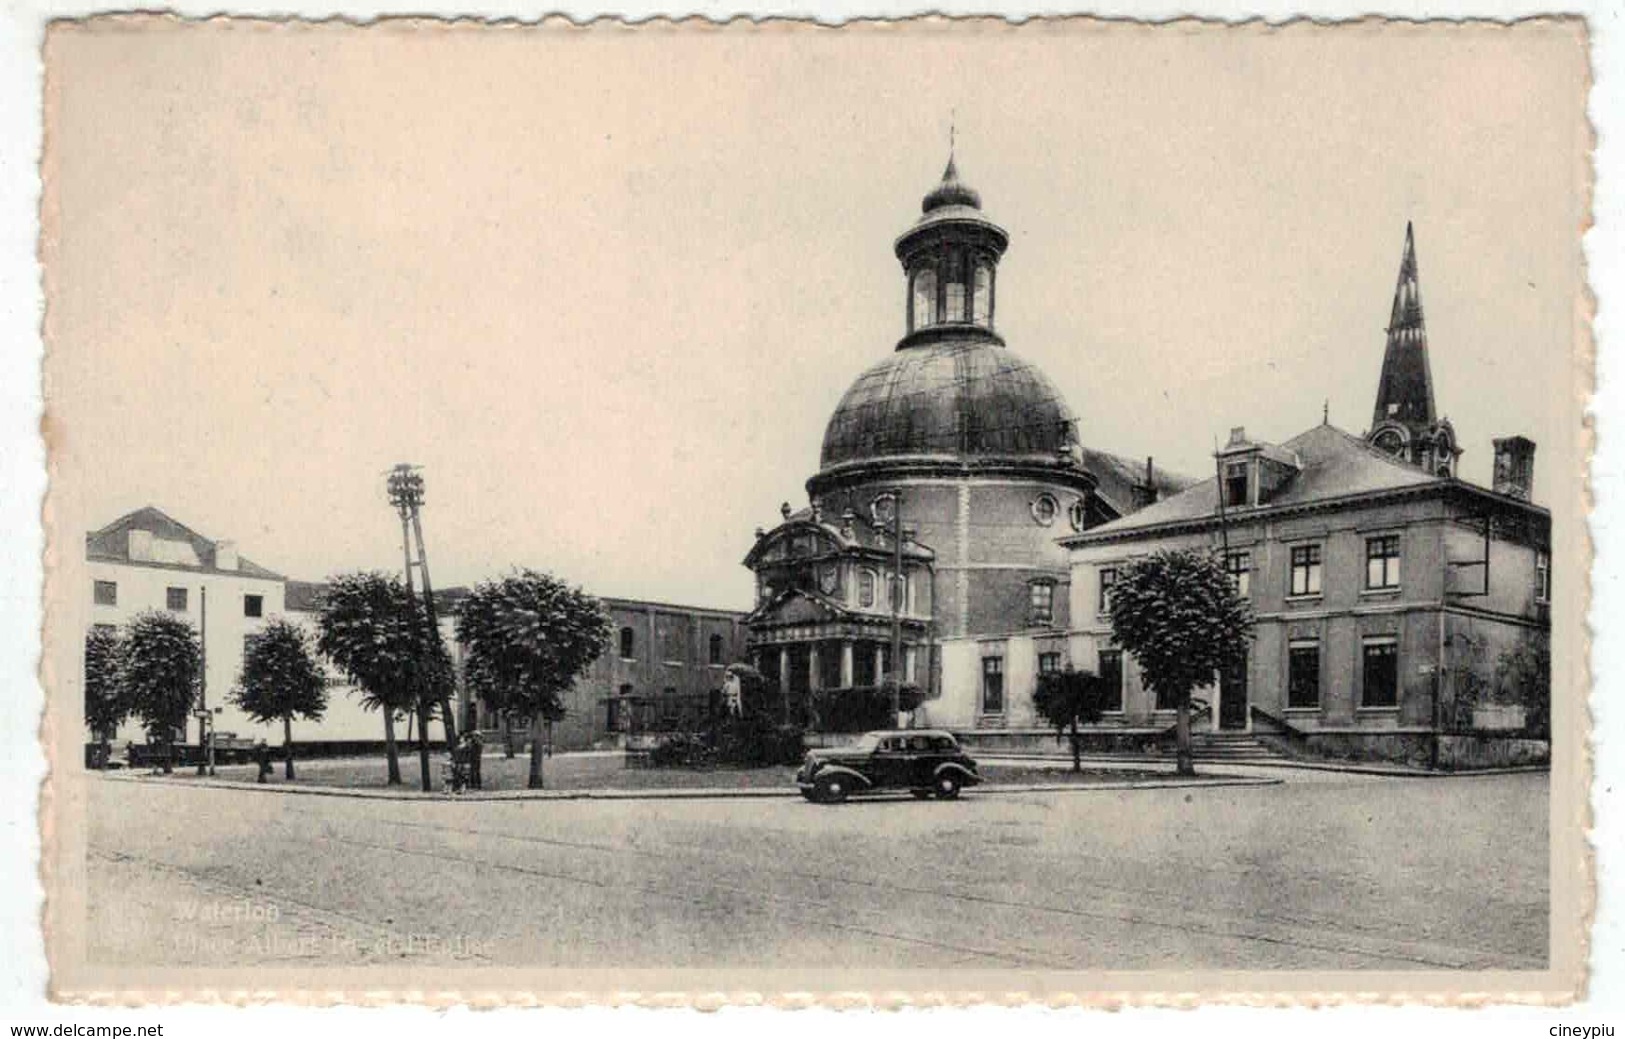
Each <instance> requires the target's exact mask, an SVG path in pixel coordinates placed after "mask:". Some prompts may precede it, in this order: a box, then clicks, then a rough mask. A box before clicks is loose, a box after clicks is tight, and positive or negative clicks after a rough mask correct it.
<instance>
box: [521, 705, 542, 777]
mask: <svg viewBox="0 0 1625 1039" xmlns="http://www.w3.org/2000/svg"><path fill="white" fill-rule="evenodd" d="M525 786H526V788H527V789H530V790H541V789H542V788H543V784H542V727H541V726H540V725H537V724H536V719H535V718H532V719H531V720H530V777H529V778H528V779H527V780H526V781H525Z"/></svg>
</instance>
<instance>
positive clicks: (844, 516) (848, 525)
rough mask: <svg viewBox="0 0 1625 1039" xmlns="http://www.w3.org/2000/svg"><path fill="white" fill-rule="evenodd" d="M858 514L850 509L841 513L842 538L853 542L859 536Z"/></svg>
mask: <svg viewBox="0 0 1625 1039" xmlns="http://www.w3.org/2000/svg"><path fill="white" fill-rule="evenodd" d="M857 522H858V514H857V513H855V512H853V511H852V510H851V509H850V508H848V509H847V510H845V511H844V512H842V513H841V537H843V538H846V539H847V540H849V541H850V540H851V539H852V538H854V537H856V536H857V533H858V528H857Z"/></svg>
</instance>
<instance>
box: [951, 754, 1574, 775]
mask: <svg viewBox="0 0 1625 1039" xmlns="http://www.w3.org/2000/svg"><path fill="white" fill-rule="evenodd" d="M977 760H978V761H980V762H982V763H984V764H989V765H991V764H1014V763H1017V762H1030V761H1058V762H1065V763H1066V764H1068V765H1070V764H1071V762H1072V759H1071V758H1070V757H1053V756H1050V755H1047V754H1030V755H1021V754H1012V755H1003V756H991V755H984V756H983V757H980V758H978V759H977ZM1081 761H1082V763H1083V764H1085V765H1103V764H1115V765H1172V764H1173V762H1172V761H1171V760H1170V759H1168V758H1152V757H1139V758H1118V757H1112V758H1101V757H1095V758H1090V757H1084V758H1082V759H1081ZM1196 762H1197V764H1199V765H1204V766H1207V767H1210V768H1215V767H1216V768H1220V769H1222V768H1224V767H1225V766H1226V765H1246V766H1248V767H1249V768H1252V767H1258V766H1263V767H1267V768H1296V769H1303V770H1305V771H1309V772H1347V773H1350V774H1352V775H1358V776H1389V777H1392V778H1395V779H1470V778H1472V777H1474V776H1512V775H1523V774H1526V773H1532V772H1542V773H1543V772H1550V771H1551V770H1552V769H1551V766H1550V765H1503V766H1499V767H1496V768H1475V769H1460V770H1457V771H1445V770H1443V769H1440V770H1437V771H1434V770H1430V769H1425V768H1397V767H1395V766H1392V765H1367V764H1361V763H1358V762H1350V763H1348V764H1343V763H1342V762H1337V761H1297V760H1293V759H1290V758H1197V759H1196Z"/></svg>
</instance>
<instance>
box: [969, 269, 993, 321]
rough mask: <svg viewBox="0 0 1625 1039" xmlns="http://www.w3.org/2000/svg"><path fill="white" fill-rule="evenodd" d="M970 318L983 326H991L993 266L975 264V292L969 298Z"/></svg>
mask: <svg viewBox="0 0 1625 1039" xmlns="http://www.w3.org/2000/svg"><path fill="white" fill-rule="evenodd" d="M971 320H973V321H975V322H976V323H977V324H979V325H981V326H982V327H983V328H992V327H993V267H992V265H990V264H987V263H978V264H977V265H976V294H975V296H974V297H973V298H972V299H971Z"/></svg>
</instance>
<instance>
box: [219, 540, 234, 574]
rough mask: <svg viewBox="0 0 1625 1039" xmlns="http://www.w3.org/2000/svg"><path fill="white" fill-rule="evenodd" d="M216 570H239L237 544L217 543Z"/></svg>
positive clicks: (230, 542) (229, 542) (231, 542)
mask: <svg viewBox="0 0 1625 1039" xmlns="http://www.w3.org/2000/svg"><path fill="white" fill-rule="evenodd" d="M214 568H215V569H216V570H236V569H237V542H235V541H216V542H215V543H214Z"/></svg>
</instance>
